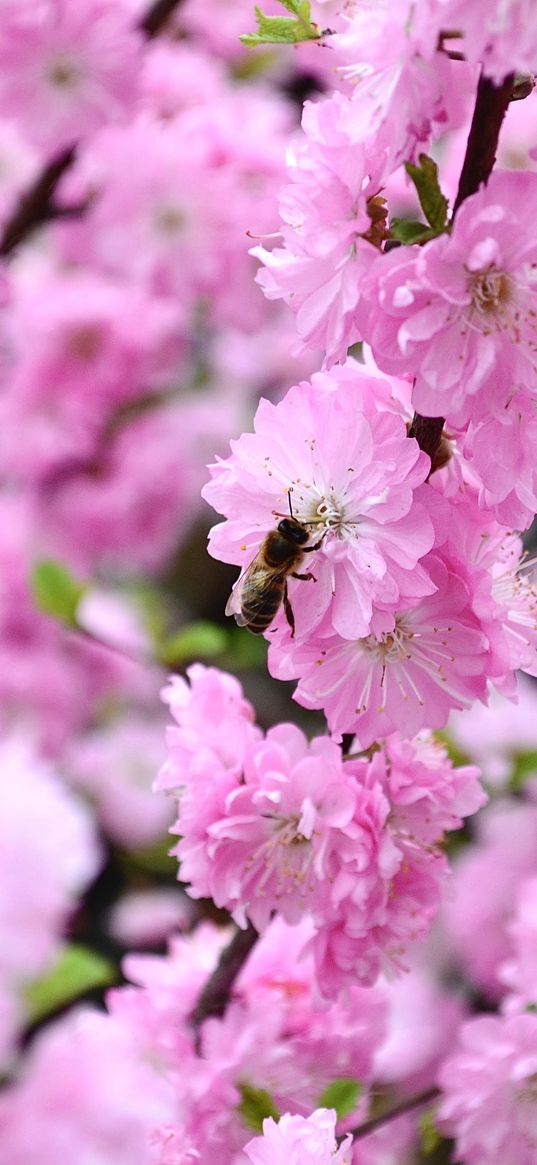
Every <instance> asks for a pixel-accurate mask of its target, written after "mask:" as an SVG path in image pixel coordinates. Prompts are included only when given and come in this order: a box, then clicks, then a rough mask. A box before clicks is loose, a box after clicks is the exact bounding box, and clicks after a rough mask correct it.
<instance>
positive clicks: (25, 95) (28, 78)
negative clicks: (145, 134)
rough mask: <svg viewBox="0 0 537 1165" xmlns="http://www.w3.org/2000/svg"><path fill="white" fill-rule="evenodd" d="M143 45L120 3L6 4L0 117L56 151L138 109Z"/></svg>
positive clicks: (53, 0) (52, 0) (49, 0)
mask: <svg viewBox="0 0 537 1165" xmlns="http://www.w3.org/2000/svg"><path fill="white" fill-rule="evenodd" d="M141 44H142V38H141V35H140V33H138V32H137V31H136V29H135V28H134V22H133V21H132V18H131V13H130V11H129V5H128V4H125V3H124V0H80V3H77V4H75V5H73V4H71V3H70V0H39V3H37V4H36V3H34V0H6V2H5V3H3V5H2V34H1V36H0V76H1V79H0V111H1V113H2V114H3V115H5V116H15V117H17V118H18V119H19V122H20V124H21V125H22V126H23V128H24V132H25V133H26V134H27V135H28V138H29V139H30V140H31V141H33V142H35V143H36V144H37V145H39V146H44V147H45V149H47V150H56V149H60V148H61V147H62V146H65V145H70V144H71V143H72V142H75V141H77V140H78V138H79V137H80V135H81V134H87V133H91V132H92V131H93V130H95V129H97V128H98V127H99V126H100V125H102V124H104V123H106V122H107V121H123V120H125V119H126V118H127V117H128V116H129V114H132V112H133V109H134V107H135V103H136V98H137V93H138V81H137V76H138V72H139V65H140V48H141Z"/></svg>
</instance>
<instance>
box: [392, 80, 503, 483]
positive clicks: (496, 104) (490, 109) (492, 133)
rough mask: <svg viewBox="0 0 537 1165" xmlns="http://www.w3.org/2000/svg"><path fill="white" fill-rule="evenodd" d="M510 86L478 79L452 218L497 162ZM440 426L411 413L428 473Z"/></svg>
mask: <svg viewBox="0 0 537 1165" xmlns="http://www.w3.org/2000/svg"><path fill="white" fill-rule="evenodd" d="M513 85H514V74H513V73H510V74H509V76H508V77H506V78H505V80H504V81H502V84H501V85H494V83H493V82H492V81H491V80H490V79H489V78H488V77H483V76H481V77H480V79H479V84H478V86H477V95H476V102H475V108H474V115H473V117H472V124H471V126H470V133H469V135H468V141H467V143H466V154H465V157H464V162H463V166H462V170H461V176H460V179H459V188H458V191H457V197H456V199H455V204H454V207H453V218H454V217H455V215H456V213H457V211H458V209H459V207H460V206H461V203H463V202H464V200H465V198H469V196H470V195H471V194H476V193H477V191H478V190H479V187H480V186H482V185H483V184H484V183H486V182H488V179H489V178H490V175H491V172H492V168H493V166H494V163H495V161H496V150H497V148H498V138H499V135H500V129H501V125H502V121H503V119H504V117H505V114H506V111H507V107H508V105H509V102H510V100H511V97H512V94H513ZM443 427H444V418H443V417H422V416H421V415H420V413H414V418H413V421H412V425H411V427H410V430H409V437H415V438H416V440H417V442H418V444H419V446H420V448H421V449H423V450H424V452H425V453H428V454H429V457H430V458H431V473H434V471H435V469H438V468H440V466H441V465H442V464H445V460H444V458H443V456H442V451H441V449H440V443H441V441H442V430H443Z"/></svg>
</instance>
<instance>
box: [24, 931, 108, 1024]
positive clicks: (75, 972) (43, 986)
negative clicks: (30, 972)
mask: <svg viewBox="0 0 537 1165" xmlns="http://www.w3.org/2000/svg"><path fill="white" fill-rule="evenodd" d="M116 980H117V970H116V967H115V966H114V964H113V963H111V962H110V961H109V960H108V959H103V958H102V956H101V955H96V954H95V952H94V951H90V950H89V949H88V948H87V947H82V946H78V945H77V944H74V943H73V944H72V945H71V946H68V947H66V948H65V950H64V951H63V952H62V954H61V955H60V957H59V959H58V962H57V963H55V965H54V966H53V967H52V968H51V970H50V971H47V972H46V974H44V975H42V976H41V977H40V978H39V979H34V980H33V982H31V983H28V984H27V985H26V987H25V988H24V1000H25V1002H26V1007H27V1009H28V1019H29V1021H30V1023H37V1022H38V1021H39V1020H41V1019H44V1017H45V1016H46V1015H49V1013H50V1012H51V1011H57V1010H58V1009H59V1008H60V1007H63V1005H64V1004H66V1003H71V1001H72V1000H73V999H78V997H79V996H80V995H85V994H86V993H87V992H88V991H93V990H94V989H95V988H96V987H109V986H110V984H111V983H115V982H116Z"/></svg>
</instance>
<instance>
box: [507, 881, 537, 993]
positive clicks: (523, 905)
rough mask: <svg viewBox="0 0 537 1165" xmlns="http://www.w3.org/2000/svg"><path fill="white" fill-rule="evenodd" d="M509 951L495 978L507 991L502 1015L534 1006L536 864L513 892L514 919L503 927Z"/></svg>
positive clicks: (536, 974) (536, 976)
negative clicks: (507, 936)
mask: <svg viewBox="0 0 537 1165" xmlns="http://www.w3.org/2000/svg"><path fill="white" fill-rule="evenodd" d="M507 932H508V934H509V937H510V939H511V944H512V949H511V953H510V957H509V958H508V959H506V961H505V963H503V965H502V966H501V967H500V968H499V971H498V978H499V979H501V981H502V983H504V984H505V986H506V987H507V988H508V990H509V996H508V997H507V999H506V1000H504V1002H503V1008H504V1010H506V1011H509V1012H513V1011H522V1010H524V1008H526V1007H533V1006H534V1005H535V1004H536V1003H537V863H536V868H535V872H534V876H533V877H531V878H527V879H525V881H523V882H522V884H521V886H520V887H519V889H518V892H517V903H516V908H515V912H514V917H513V918H512V920H511V921H510V922H509V924H508V926H507Z"/></svg>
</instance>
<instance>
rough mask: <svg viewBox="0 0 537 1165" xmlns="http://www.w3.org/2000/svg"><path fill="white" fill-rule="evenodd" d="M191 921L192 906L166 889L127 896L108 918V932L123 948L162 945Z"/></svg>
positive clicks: (144, 891)
mask: <svg viewBox="0 0 537 1165" xmlns="http://www.w3.org/2000/svg"><path fill="white" fill-rule="evenodd" d="M191 921H192V903H191V902H190V901H189V899H188V898H187V897H186V896H185V895H183V894H181V893H180V892H179V890H172V889H168V888H167V887H166V886H162V887H161V888H157V889H154V890H139V891H138V892H134V891H133V892H131V893H130V894H129V893H127V894H124V895H123V896H122V897H121V898H120V899H119V900H118V901H117V902H116V903H115V905H114V907H113V908H112V910H111V911H110V914H109V916H108V931H109V933H110V934H111V935H112V937H113V938H114V939H115V940H116V942H119V943H121V944H122V945H123V946H124V947H134V948H136V949H139V948H140V947H154V946H157V945H160V944H161V943H163V942H164V940H165V939H166V938H167V937H168V935H169V934H171V933H172V931H176V930H183V929H186V927H187V926H188V925H189V924H190V922H191Z"/></svg>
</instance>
